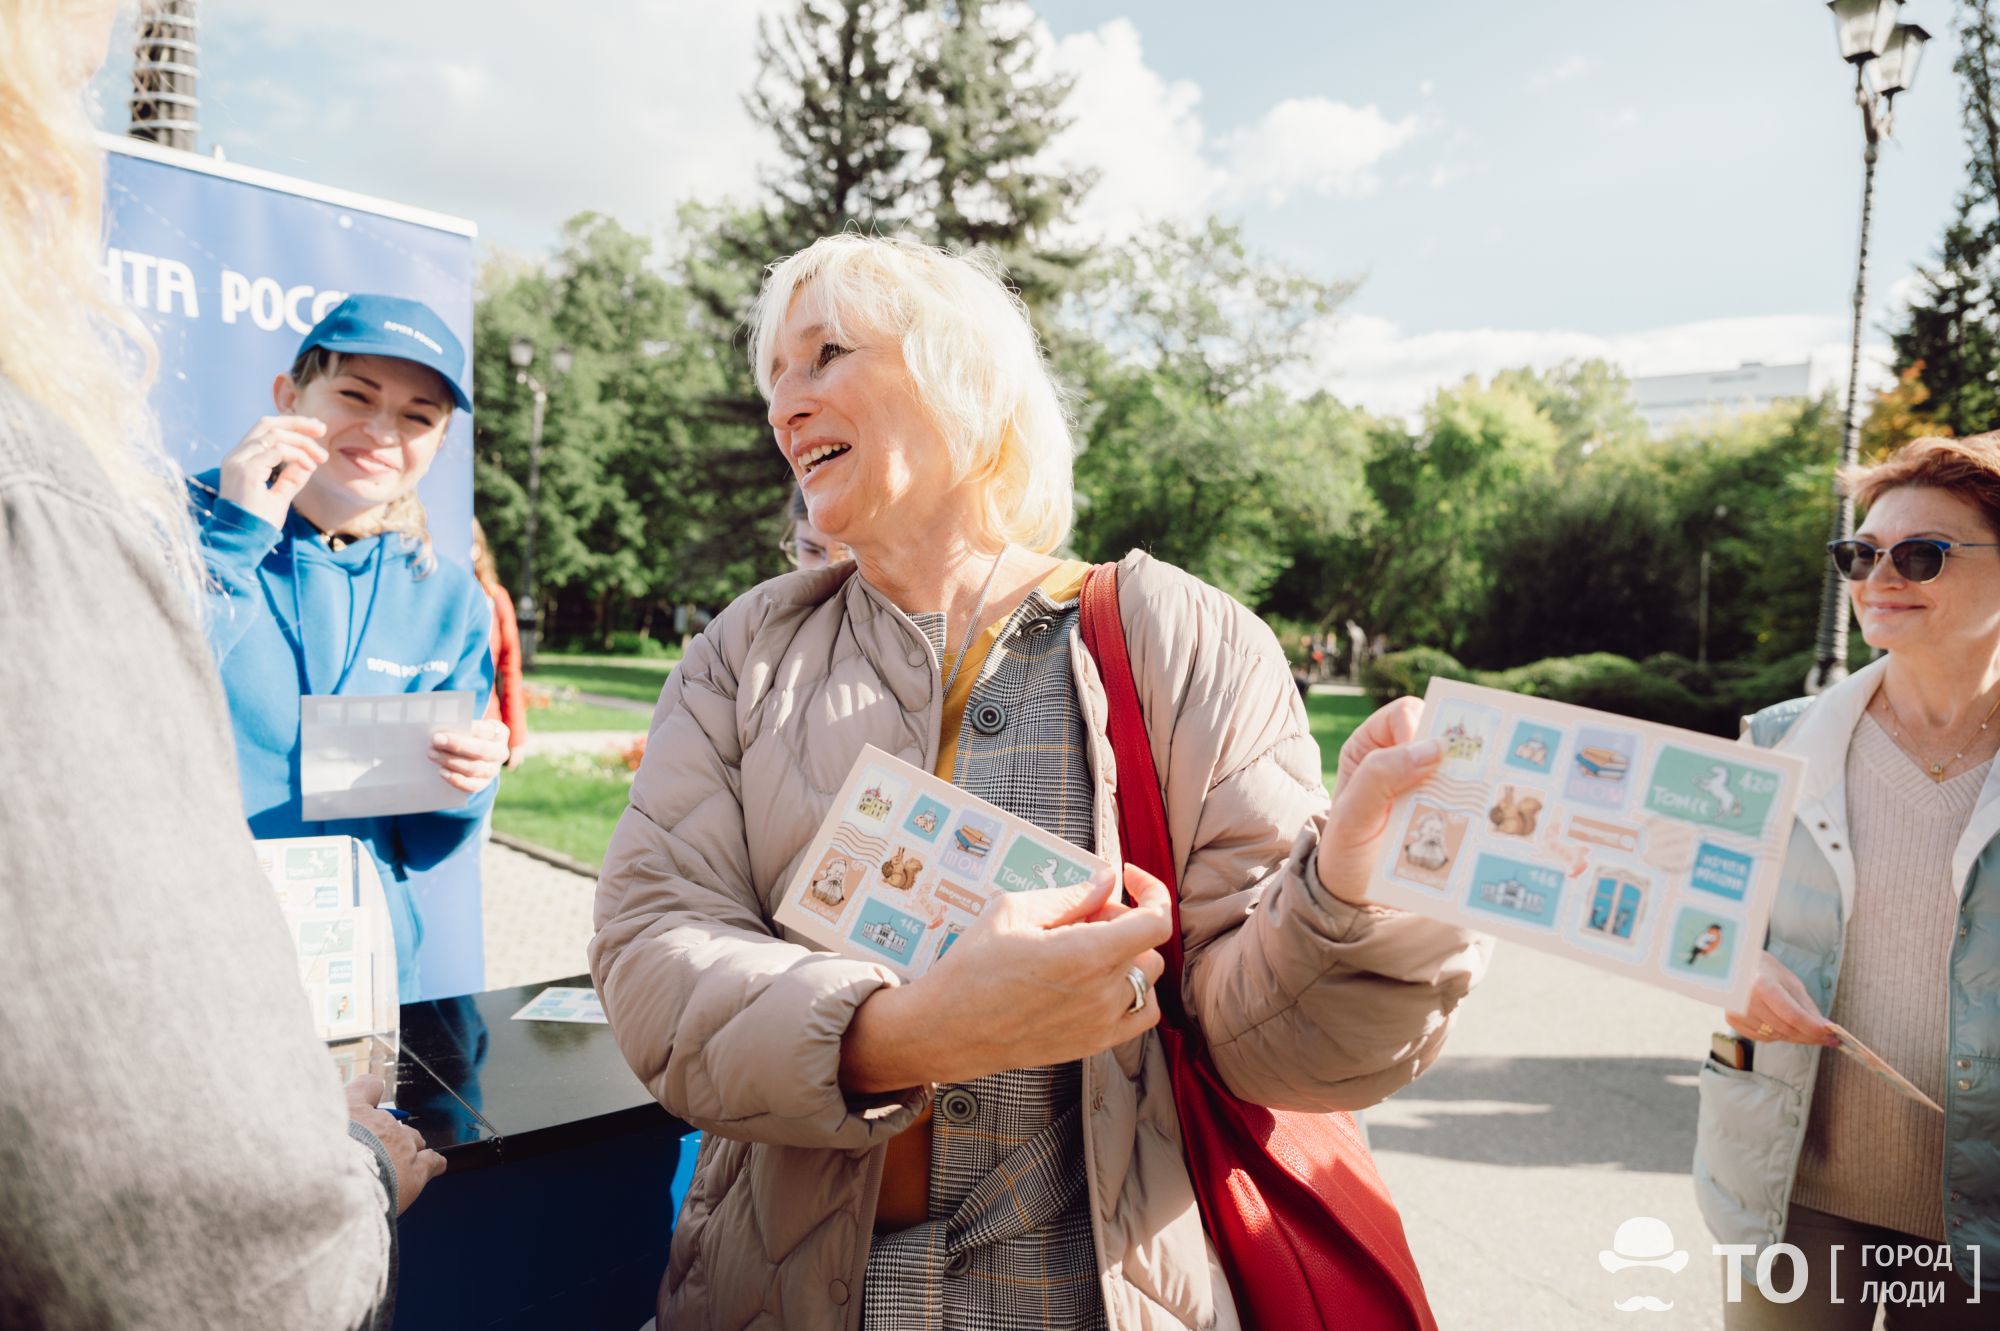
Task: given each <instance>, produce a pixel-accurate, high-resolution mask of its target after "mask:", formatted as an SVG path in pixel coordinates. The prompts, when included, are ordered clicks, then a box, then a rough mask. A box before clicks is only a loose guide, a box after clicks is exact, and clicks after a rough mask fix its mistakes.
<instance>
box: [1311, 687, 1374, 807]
mask: <svg viewBox="0 0 2000 1331" xmlns="http://www.w3.org/2000/svg"><path fill="white" fill-rule="evenodd" d="M1374 710H1375V705H1374V704H1373V703H1372V702H1370V701H1369V700H1368V699H1367V698H1365V697H1364V698H1346V697H1340V696H1338V695H1335V694H1331V693H1315V694H1313V695H1312V696H1311V697H1309V698H1307V699H1306V717H1307V719H1308V720H1310V721H1311V722H1312V731H1313V738H1314V739H1316V740H1318V741H1319V765H1320V770H1321V771H1322V772H1323V773H1324V774H1325V776H1326V788H1327V789H1328V790H1332V789H1333V775H1334V773H1335V772H1336V771H1338V770H1339V768H1340V746H1341V745H1342V744H1345V743H1346V742H1347V737H1348V736H1349V735H1351V734H1353V733H1354V730H1355V728H1356V727H1357V726H1359V725H1360V724H1361V723H1362V722H1363V721H1366V720H1367V719H1368V714H1369V713H1370V712H1373V711H1374Z"/></svg>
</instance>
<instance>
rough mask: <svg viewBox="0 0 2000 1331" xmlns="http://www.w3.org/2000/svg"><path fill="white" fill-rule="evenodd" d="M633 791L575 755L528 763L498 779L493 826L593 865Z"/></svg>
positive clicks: (614, 773) (602, 768)
mask: <svg viewBox="0 0 2000 1331" xmlns="http://www.w3.org/2000/svg"><path fill="white" fill-rule="evenodd" d="M635 715H636V713H635ZM641 719H642V720H643V719H644V718H641ZM631 788H632V787H631V783H630V782H628V781H627V780H626V779H625V775H624V773H622V772H621V771H613V770H612V769H611V768H610V767H608V766H603V765H597V764H592V763H589V762H586V761H585V760H584V759H582V758H580V757H578V756H576V755H569V756H566V757H564V758H561V759H556V758H530V759H528V760H527V761H526V762H524V763H522V764H521V766H520V767H519V768H518V769H517V770H515V771H512V772H508V773H506V774H504V775H503V776H502V777H501V778H500V794H499V795H498V797H497V802H496V804H495V806H494V810H493V826H494V828H495V829H497V830H499V831H502V832H505V833H507V834H508V835H510V836H517V837H520V838H522V839H523V840H526V841H532V842H534V843H535V844H536V845H538V846H546V847H548V848H549V849H550V850H559V851H561V852H562V853H563V854H565V855H568V856H569V857H570V858H572V859H578V860H582V861H583V862H584V863H585V864H593V865H594V864H596V863H598V862H599V861H600V860H602V859H603V858H604V847H605V846H606V845H607V844H609V843H610V841H611V829H612V828H613V827H614V826H616V824H617V822H618V815H619V814H621V813H623V812H624V811H625V803H626V797H627V795H628V794H629V793H630V791H631Z"/></svg>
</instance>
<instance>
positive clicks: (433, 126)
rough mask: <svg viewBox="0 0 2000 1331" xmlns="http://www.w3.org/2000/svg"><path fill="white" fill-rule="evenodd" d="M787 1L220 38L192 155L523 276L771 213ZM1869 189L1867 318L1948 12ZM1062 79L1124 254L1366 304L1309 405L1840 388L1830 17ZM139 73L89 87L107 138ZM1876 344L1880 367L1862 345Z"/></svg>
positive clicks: (1943, 180)
mask: <svg viewBox="0 0 2000 1331" xmlns="http://www.w3.org/2000/svg"><path fill="white" fill-rule="evenodd" d="M774 7H775V5H774V4H773V3H772V2H771V0H756V2H754V3H753V2H752V0H732V2H731V3H727V4H716V3H694V2H693V0H665V2H655V3H641V0H578V3H576V4H574V5H572V6H570V7H569V8H567V9H566V10H563V11H557V10H555V9H554V8H553V7H551V6H547V5H544V4H536V3H530V0H478V2H475V0H425V3H422V4H418V5H410V4H407V3H404V4H390V3H387V2H386V0H350V2H349V3H347V4H344V5H341V6H337V7H336V6H294V5H285V6H272V5H267V4H262V3H254V2H253V0H209V3H207V4H205V5H204V6H203V8H202V19H203V28H204V30H203V48H204V49H203V68H204V77H203V86H202V96H203V100H204V103H205V107H204V145H203V146H204V147H205V148H206V147H207V146H209V145H212V144H217V143H219V144H220V145H221V146H222V147H223V148H224V150H225V151H226V152H227V153H228V155H229V156H230V157H231V158H232V160H236V161H241V162H246V163H249V164H251V165H256V166H261V167H266V168H269V169H272V170H277V171H284V172H288V173H291V174H296V175H301V176H305V177H308V178H312V179H317V180H321V181H324V182H326V183H328V184H333V185H338V186H341V187H344V188H348V189H354V190H360V191H363V192H366V193H374V194H380V195H384V196H386V197H390V198H395V199H399V200H402V201H404V202H408V203H413V204H418V205H421V206H424V207H429V208H433V209H436V210H439V211H442V212H448V213H454V214H458V215H461V216H466V217H470V218H472V219H473V220H474V221H476V222H478V223H479V225H480V227H481V231H482V235H483V237H484V238H485V241H486V243H487V244H489V245H492V246H497V247H500V248H505V249H510V250H515V251H522V252H527V253H534V252H538V251H541V250H543V249H545V248H546V247H547V246H548V244H549V243H550V241H551V239H552V237H553V235H554V231H555V227H556V225H557V224H558V223H559V222H560V220H561V219H562V218H563V217H565V216H568V215H569V214H571V213H574V212H576V211H579V210H582V209H585V208H597V209H600V210H602V211H606V212H609V213H611V214H613V215H614V216H617V217H618V218H619V219H620V220H621V221H623V222H625V223H626V224H627V225H629V226H633V227H635V228H639V229H661V228H664V227H665V226H666V225H667V224H668V223H669V221H670V219H671V216H672V212H673V209H674V206H675V205H676V204H677V203H678V202H680V201H682V200H684V199H687V198H691V197H693V198H704V199H714V198H719V197H722V196H725V195H733V196H735V197H739V198H748V197H753V196H754V193H755V189H756V173H757V167H758V163H759V162H760V161H761V160H765V159H766V158H767V157H768V153H769V148H768V145H767V144H766V143H765V142H764V141H763V139H762V138H761V136H760V135H759V134H758V132H757V131H756V129H755V127H754V126H752V125H751V124H750V123H749V121H748V119H747V117H746V116H745V115H744V114H743V112H742V109H741V105H740V100H739V98H740V93H741V91H742V89H743V87H744V86H745V85H746V84H747V82H748V80H749V78H750V77H751V74H752V72H753V70H754V57H753V52H752V43H753V40H754V31H755V22H756V16H757V13H758V12H759V11H760V10H769V9H771V8H774ZM1905 13H1906V15H1907V16H1908V17H1909V18H1910V19H1911V20H1913V21H1917V22H1922V23H1924V24H1925V25H1926V26H1928V27H1929V28H1930V29H1931V30H1932V31H1933V32H1934V33H1935V34H1937V35H1938V40H1936V41H1934V42H1933V43H1932V44H1931V47H1930V49H1929V51H1928V52H1927V53H1926V56H1925V63H1924V66H1923V69H1922V72H1921V75H1920V78H1919V80H1918V85H1917V88H1916V90H1915V91H1914V92H1913V93H1911V94H1910V95H1909V96H1907V97H1905V98H1904V99H1902V101H1903V105H1902V106H1901V107H1899V109H1898V121H1899V124H1898V126H1897V138H1896V140H1895V141H1894V142H1893V143H1891V144H1889V145H1887V147H1886V150H1885V152H1884V155H1883V161H1882V166H1881V170H1880V173H1879V179H1880V187H1879V189H1878V193H1877V205H1876V218H1875V223H1876V227H1875V244H1874V250H1875V269H1874V271H1875V274H1876V281H1875V283H1874V294H1875V300H1874V301H1872V302H1871V303H1872V305H1873V307H1874V308H1873V310H1872V311H1871V322H1872V323H1874V324H1878V325H1879V324H1880V323H1881V322H1882V321H1883V320H1884V319H1886V318H1887V317H1888V310H1889V308H1890V306H1891V303H1892V302H1893V300H1894V297H1895V292H1896V288H1897V284H1898V283H1900V282H1906V281H1907V277H1908V274H1909V272H1910V270H1911V267H1912V265H1913V264H1914V263H1916V262H1918V261H1920V260H1923V259H1925V258H1927V257H1928V256H1929V255H1930V253H1931V252H1932V249H1933V247H1934V246H1935V244H1936V242H1937V238H1938V235H1939V232H1940V230H1941V227H1942V224H1943V222H1944V219H1945V217H1946V216H1947V214H1948V212H1949V210H1950V207H1951V201H1952V196H1953V193H1954V191H1955V190H1956V188H1957V186H1958V182H1959V179H1960V173H1961V168H1962V158H1963V150H1962V145H1961V140H1960V136H1959V132H1958V125H1957V113H1958V106H1957V93H1958V89H1957V86H1956V80H1955V78H1954V77H1953V76H1952V75H1951V73H1950V69H1949V65H1950V61H1951V55H1952V49H1951V48H1952V41H1951V33H1950V31H1949V27H1950V23H1949V20H1950V7H1949V5H1948V4H1947V3H1946V0H1914V2H1913V3H1911V4H1909V5H1907V6H1906V7H1905ZM1034 14H1035V16H1036V17H1037V19H1038V21H1040V22H1041V23H1043V24H1045V25H1046V28H1047V33H1048V38H1049V42H1050V47H1051V51H1052V58H1053V59H1054V61H1055V62H1056V64H1057V65H1058V66H1060V67H1061V68H1063V69H1065V70H1066V71H1068V72H1070V73H1072V74H1073V75H1074V76H1075V77H1076V78H1077V91H1076V94H1075V97H1074V98H1073V110H1074V112H1075V114H1076V124H1075V126H1074V127H1073V128H1072V130H1071V131H1070V133H1069V134H1068V135H1067V136H1066V138H1065V140H1064V143H1063V145H1062V152H1063V154H1064V156H1065V157H1066V159H1067V160H1070V161H1073V162H1077V163H1079V164H1082V165H1088V166H1092V167H1095V168H1097V169H1099V170H1100V171H1101V172H1102V173H1103V180H1102V183H1101V184H1100V186H1099V188H1098V190H1097V191H1096V193H1095V195H1094V196H1093V197H1092V199H1091V200H1089V202H1088V203H1087V205H1086V209H1085V213H1084V217H1083V219H1082V225H1083V226H1085V227H1086V228H1088V229H1089V230H1090V231H1092V232H1093V233H1094V234H1097V235H1100V236H1104V237H1106V238H1116V237H1118V236H1120V235H1122V234H1126V233H1128V232H1129V231H1130V230H1131V229H1132V228H1134V227H1136V226H1139V225H1142V224H1143V223H1144V222H1145V221H1146V220H1148V219H1150V218H1155V217H1162V216H1185V217H1192V216H1199V215H1201V214H1202V213H1205V212H1210V211H1215V212H1220V213H1222V214H1224V215H1225V216H1228V217H1230V218H1231V219H1233V220H1236V221H1239V222H1241V223H1242V224H1243V225H1244V226H1245V228H1246V230H1247V232H1248V234H1249V235H1250V236H1251V238H1252V240H1253V241H1254V242H1255V243H1256V244H1257V245H1258V246H1259V247H1261V248H1263V249H1264V250H1266V251H1267V252H1269V253H1271V254H1273V255H1275V256H1277V257H1279V258H1282V259H1283V260H1285V261H1286V262H1289V263H1292V264H1295V265H1297V266H1299V267H1302V268H1306V269H1308V270H1310V271H1313V272H1315V273H1319V274H1323V275H1326V276H1330V277H1359V278H1361V279H1363V281H1362V286H1361V289H1360V290H1359V292H1358V293H1357V294H1356V296H1355V297H1354V298H1353V300H1352V301H1351V302H1349V304H1348V305H1347V306H1346V307H1345V309H1344V310H1343V312H1342V317H1341V318H1340V319H1338V320H1336V321H1334V322H1333V323H1330V324H1329V325H1328V327H1327V328H1326V329H1325V330H1324V331H1323V335H1322V337H1321V338H1320V339H1319V343H1318V351H1317V353H1316V355H1315V359H1314V364H1313V367H1312V370H1311V372H1310V375H1309V376H1308V377H1309V378H1310V379H1311V381H1312V382H1314V383H1315V384H1323V385H1325V386H1329V387H1331V388H1333V390H1334V391H1335V392H1336V393H1339V394H1340V395H1341V396H1343V397H1345V398H1348V399H1350V400H1355V401H1358V402H1361V403H1363V404H1364V405H1368V406H1371V407H1374V408H1377V409H1380V410H1391V411H1409V410H1412V409H1414V408H1415V407H1416V406H1417V405H1419V404H1420V403H1421V401H1422V400H1423V397H1424V396H1425V395H1426V394H1427V393H1428V392H1430V391H1431V390H1433V389H1434V388H1435V387H1437V386H1438V385H1440V384H1444V383H1449V382H1452V381H1454V380H1456V379H1457V378H1460V377H1462V376H1463V375H1465V374H1467V373H1482V374H1484V373H1490V372H1491V371H1492V370H1494V369H1497V368H1500V367H1501V366H1504V365H1509V364H1519V363H1533V364H1553V363H1555V362H1558V361H1560V360H1562V359H1564V358H1566V357H1570V356H1580V355H1606V356H1610V357H1611V358H1613V359H1615V360H1618V361H1620V362H1621V363H1622V364H1624V365H1625V366H1626V368H1627V369H1628V370H1630V371H1632V372H1635V373H1668V372H1677V371H1682V370H1694V369H1711V368H1722V367H1726V366H1731V365H1734V364H1736V363H1737V362H1738V361H1740V360H1743V359H1763V360H1767V361H1778V360H1798V359H1805V358H1808V357H1811V358H1813V359H1814V361H1815V364H1816V365H1817V366H1818V367H1819V368H1820V371H1821V373H1820V377H1821V378H1822V379H1827V378H1830V377H1836V376H1837V373H1838V372H1839V371H1843V370H1844V356H1843V355H1842V354H1841V351H1840V348H1841V347H1842V345H1843V344H1844V342H1845V339H1846V328H1847V307H1848V298H1849V291H1850V287H1851V283H1852V280H1853V255H1854V242H1855V234H1856V228H1857V220H1858V219H1857V214H1858V205H1859V190H1860V171H1861V165H1860V130H1859V125H1858V121H1857V113H1856V112H1855V110H1854V108H1853V105H1852V102H1851V75H1850V74H1849V71H1848V69H1847V67H1846V66H1844V65H1842V64H1841V63H1840V61H1839V59H1838V57H1837V55H1836V53H1835V51H1834V45H1833V26H1832V21H1831V19H1830V18H1829V17H1828V16H1827V13H1826V9H1825V6H1824V5H1823V4H1821V3H1819V2H1818V0H1750V2H1749V3H1744V2H1743V0H1736V3H1724V0H1680V2H1679V3H1675V4H1654V5H1637V4H1622V3H1621V4H1613V3H1604V0H1592V2H1589V3H1586V2H1585V0H1536V3H1534V4H1532V5H1512V6H1502V5H1494V4H1491V3H1474V2H1472V0H1403V3H1400V4H1399V3H1391V2H1389V0H1381V2H1378V3H1375V4H1371V5H1360V4H1353V3H1348V2H1347V0H1339V2H1337V3H1334V2H1328V0H1321V2H1320V3H1311V4H1307V3H1298V2H1296V0H1294V2H1292V3H1275V2H1272V0H1233V3H1230V4H1228V5H1226V6H1223V5H1217V4H1214V3H1212V2H1211V3H1184V2H1182V0H1172V2H1160V0H1155V2H1154V3H1148V4H1143V5H1141V4H1136V3H1132V0H1122V2H1120V0H1042V3H1040V4H1038V5H1036V6H1035V7H1034ZM123 78H124V63H123V62H122V61H119V60H117V59H114V60H113V62H112V64H111V65H110V66H108V67H107V69H106V72H105V75H104V77H103V79H102V80H101V85H100V86H101V87H102V88H103V90H104V93H103V96H104V100H105V103H106V106H107V108H108V110H107V116H106V122H107V125H108V127H110V128H113V129H120V128H122V127H123V124H124V109H123ZM1879 340H1880V337H1879V333H1875V332H1871V341H1879Z"/></svg>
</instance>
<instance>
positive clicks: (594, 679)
mask: <svg viewBox="0 0 2000 1331" xmlns="http://www.w3.org/2000/svg"><path fill="white" fill-rule="evenodd" d="M679 661H680V657H679V654H678V653H676V654H675V655H674V656H671V657H665V656H580V655H577V656H573V655H570V654H568V653H557V652H540V653H537V654H536V656H535V668H534V669H533V670H531V671H529V672H528V676H527V678H528V681H529V682H530V683H533V684H539V685H541V686H542V687H543V688H546V689H560V688H571V689H577V690H579V691H581V692H583V693H602V694H606V695H608V696H610V697H613V698H630V699H631V700H633V701H634V702H642V703H646V704H647V705H649V706H650V705H651V704H653V703H655V702H658V701H659V698H660V686H661V685H662V684H664V683H666V681H667V672H668V671H670V670H672V669H673V668H674V666H676V665H677V664H679ZM533 719H534V718H532V717H530V718H529V721H530V723H532V722H533ZM572 728H574V727H572Z"/></svg>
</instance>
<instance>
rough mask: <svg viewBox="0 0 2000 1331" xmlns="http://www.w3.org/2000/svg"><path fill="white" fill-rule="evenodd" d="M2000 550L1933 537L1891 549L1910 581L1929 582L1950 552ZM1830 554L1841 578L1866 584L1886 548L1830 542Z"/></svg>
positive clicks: (1985, 544)
mask: <svg viewBox="0 0 2000 1331" xmlns="http://www.w3.org/2000/svg"><path fill="white" fill-rule="evenodd" d="M1996 548H2000V541H1941V540H1938V539H1937V538H1935V537H1931V536H1912V537H1911V538H1910V539H1909V540H1907V541H1898V542H1896V543H1895V544H1894V545H1892V546H1890V547H1889V562H1890V563H1892V564H1894V565H1895V566H1896V572H1898V573H1900V574H1902V575H1903V576H1904V577H1905V578H1907V579H1908V580H1909V581H1911V582H1929V581H1931V580H1932V579H1933V578H1935V577H1937V575H1938V574H1940V573H1942V572H1944V557H1945V552H1946V551H1949V550H1992V549H1996ZM1826 552H1827V553H1828V554H1830V555H1832V556H1833V566H1834V567H1835V568H1837V569H1839V570H1840V576H1841V577H1843V578H1846V579H1847V580H1848V581H1850V582H1866V581H1867V580H1868V575H1869V574H1871V573H1873V572H1874V571H1875V561H1876V560H1877V559H1878V558H1880V557H1881V555H1882V548H1881V547H1880V546H1877V545H1870V544H1869V543H1868V542H1866V541H1828V542H1827V543H1826Z"/></svg>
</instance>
